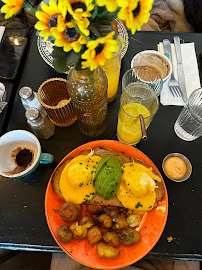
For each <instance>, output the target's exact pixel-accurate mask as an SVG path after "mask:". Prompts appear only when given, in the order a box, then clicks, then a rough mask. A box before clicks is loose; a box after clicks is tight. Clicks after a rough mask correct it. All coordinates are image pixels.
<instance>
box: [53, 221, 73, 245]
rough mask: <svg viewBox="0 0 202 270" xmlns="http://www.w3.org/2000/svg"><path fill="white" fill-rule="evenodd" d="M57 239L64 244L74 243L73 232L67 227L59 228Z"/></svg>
mask: <svg viewBox="0 0 202 270" xmlns="http://www.w3.org/2000/svg"><path fill="white" fill-rule="evenodd" d="M56 234H57V238H58V239H59V240H60V241H61V242H62V243H70V242H71V241H72V232H71V231H70V229H69V227H68V226H67V225H61V226H60V227H58V228H57V232H56Z"/></svg>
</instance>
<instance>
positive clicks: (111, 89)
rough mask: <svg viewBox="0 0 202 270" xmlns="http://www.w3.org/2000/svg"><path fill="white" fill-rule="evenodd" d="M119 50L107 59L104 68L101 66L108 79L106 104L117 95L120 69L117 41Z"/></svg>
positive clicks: (120, 45) (120, 46) (120, 47)
mask: <svg viewBox="0 0 202 270" xmlns="http://www.w3.org/2000/svg"><path fill="white" fill-rule="evenodd" d="M118 44H119V50H118V51H116V52H114V53H113V54H114V56H113V58H111V59H108V60H107V61H106V62H105V64H104V66H102V68H103V70H104V71H105V73H106V75H107V79H108V90H107V102H108V103H110V102H112V101H113V100H114V99H115V98H116V95H117V91H118V85H119V75H120V69H121V49H122V44H121V42H120V41H119V40H118Z"/></svg>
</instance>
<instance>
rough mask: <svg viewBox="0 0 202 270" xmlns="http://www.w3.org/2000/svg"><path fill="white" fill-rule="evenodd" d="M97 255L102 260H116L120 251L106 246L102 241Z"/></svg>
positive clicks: (98, 245)
mask: <svg viewBox="0 0 202 270" xmlns="http://www.w3.org/2000/svg"><path fill="white" fill-rule="evenodd" d="M96 248H97V254H98V256H99V257H100V258H105V259H110V260H112V259H115V258H116V257H117V256H118V255H119V253H120V251H119V250H118V248H115V247H112V246H110V245H109V244H106V243H104V242H102V241H100V242H99V243H98V244H97V247H96Z"/></svg>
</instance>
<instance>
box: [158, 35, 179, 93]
mask: <svg viewBox="0 0 202 270" xmlns="http://www.w3.org/2000/svg"><path fill="white" fill-rule="evenodd" d="M163 45H164V49H165V52H166V53H167V54H168V55H169V59H170V62H171V64H172V67H173V63H172V51H171V44H170V41H169V40H168V39H164V40H163ZM168 86H169V88H170V92H171V94H172V95H173V96H174V97H182V96H183V93H182V90H181V89H180V86H179V83H178V82H177V81H176V79H175V77H174V69H173V68H172V74H171V77H170V81H169V83H168Z"/></svg>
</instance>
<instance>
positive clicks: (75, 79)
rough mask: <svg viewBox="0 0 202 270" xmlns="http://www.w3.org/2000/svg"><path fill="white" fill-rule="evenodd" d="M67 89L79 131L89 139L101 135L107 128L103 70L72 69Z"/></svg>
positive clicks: (105, 80)
mask: <svg viewBox="0 0 202 270" xmlns="http://www.w3.org/2000/svg"><path fill="white" fill-rule="evenodd" d="M67 88H68V93H69V96H70V98H71V102H72V104H73V107H74V110H75V113H76V116H77V121H78V124H79V128H80V130H81V131H82V132H83V133H84V134H85V135H87V136H90V137H96V136H99V135H100V134H102V133H103V132H104V131H105V129H106V126H107V77H106V75H105V72H104V71H103V69H102V68H101V67H98V68H97V69H95V70H94V71H90V70H89V69H87V70H76V69H75V68H72V69H71V70H70V72H69V74H68V78H67Z"/></svg>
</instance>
